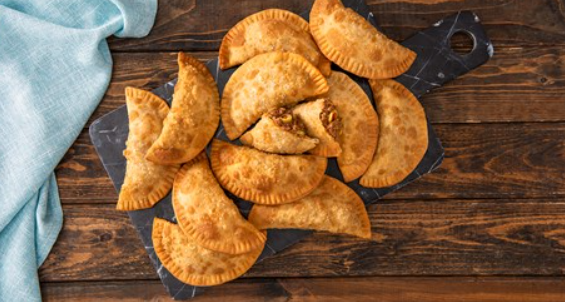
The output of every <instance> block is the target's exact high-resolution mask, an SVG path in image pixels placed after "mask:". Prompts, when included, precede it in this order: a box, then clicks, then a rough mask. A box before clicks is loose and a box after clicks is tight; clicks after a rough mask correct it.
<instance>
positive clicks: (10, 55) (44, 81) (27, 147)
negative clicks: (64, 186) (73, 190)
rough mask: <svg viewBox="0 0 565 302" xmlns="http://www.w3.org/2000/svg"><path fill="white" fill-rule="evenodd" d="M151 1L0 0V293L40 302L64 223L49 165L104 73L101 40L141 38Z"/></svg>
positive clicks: (79, 125) (78, 124) (107, 67)
mask: <svg viewBox="0 0 565 302" xmlns="http://www.w3.org/2000/svg"><path fill="white" fill-rule="evenodd" d="M156 11H157V0H73V1H69V0H41V1H39V0H38V1H30V0H0V301H2V302H4V301H41V295H40V292H39V280H38V277H37V269H38V267H39V266H40V265H41V264H42V263H43V261H44V260H45V258H46V257H47V254H48V253H49V251H50V249H51V247H52V246H53V244H54V242H55V240H56V238H57V235H58V234H59V231H60V230H61V226H62V221H63V217H62V210H61V204H60V201H59V195H58V191H57V184H56V180H55V175H54V173H53V170H54V169H55V166H56V165H57V163H58V162H59V161H60V160H61V158H62V157H63V155H64V154H65V152H66V151H67V150H68V149H69V147H70V146H71V144H72V143H73V141H74V140H75V139H76V137H77V136H78V134H79V133H80V132H81V130H82V129H83V127H84V125H85V123H86V121H87V120H88V117H89V116H90V115H91V114H92V112H93V111H94V109H95V108H96V106H97V105H98V103H99V101H100V99H101V98H102V96H103V95H104V92H105V91H106V88H107V86H108V83H109V81H110V76H111V71H112V58H111V56H110V51H109V48H108V44H107V42H106V38H107V37H109V36H111V35H116V36H118V37H142V36H145V35H147V34H148V32H149V30H150V29H151V27H152V26H153V22H154V19H155V14H156Z"/></svg>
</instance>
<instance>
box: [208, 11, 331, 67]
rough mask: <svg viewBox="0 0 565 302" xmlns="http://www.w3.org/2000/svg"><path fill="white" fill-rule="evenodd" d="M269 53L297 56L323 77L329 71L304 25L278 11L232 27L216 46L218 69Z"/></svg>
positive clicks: (297, 18)
mask: <svg viewBox="0 0 565 302" xmlns="http://www.w3.org/2000/svg"><path fill="white" fill-rule="evenodd" d="M273 51H281V52H292V53H296V54H299V55H301V56H303V57H304V58H306V60H308V61H309V62H310V63H312V64H313V65H314V66H317V67H318V69H319V70H320V71H321V72H322V74H324V75H325V76H327V75H329V74H330V72H331V70H330V64H331V63H330V61H329V60H328V59H327V58H326V57H324V55H322V53H321V52H320V50H319V49H318V46H317V45H316V42H314V39H313V38H312V36H311V35H310V28H309V26H308V22H306V20H304V19H302V17H300V16H298V15H296V14H294V13H292V12H289V11H287V10H282V9H267V10H264V11H261V12H258V13H256V14H253V15H251V16H249V17H247V18H245V19H243V20H242V21H240V22H239V23H237V24H236V25H235V26H234V27H232V29H230V30H229V31H228V33H227V34H226V35H225V36H224V39H223V40H222V45H221V46H220V54H219V60H220V68H222V69H226V68H230V67H233V66H236V65H239V64H242V63H245V62H246V61H247V60H249V59H251V58H253V57H254V56H256V55H259V54H263V53H267V52H273Z"/></svg>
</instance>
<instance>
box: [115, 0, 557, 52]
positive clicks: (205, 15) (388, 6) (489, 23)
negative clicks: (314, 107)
mask: <svg viewBox="0 0 565 302" xmlns="http://www.w3.org/2000/svg"><path fill="white" fill-rule="evenodd" d="M312 3H313V0H308V1H304V0H286V1H278V0H244V1H235V2H232V3H230V5H224V3H223V2H221V1H220V0H207V1H196V0H191V1H182V0H174V1H173V0H169V1H167V5H161V6H160V7H159V11H158V13H157V20H156V23H155V26H154V28H153V30H152V31H151V34H150V35H149V36H148V37H146V38H143V39H111V42H110V47H111V49H112V50H113V51H171V50H180V49H185V50H193V51H195V50H217V49H218V48H219V45H220V43H221V39H222V38H223V36H224V35H225V33H226V32H227V30H229V29H230V28H231V27H232V26H233V25H235V24H236V23H237V22H238V21H240V20H241V19H243V18H244V17H246V16H248V15H249V14H252V13H255V12H258V11H260V10H263V9H266V8H272V7H278V8H284V9H288V10H291V11H294V12H296V13H301V12H303V11H305V10H307V9H308V8H309V7H310V6H311V4H312ZM367 3H368V4H369V5H370V9H371V11H372V12H373V13H374V15H375V17H376V19H377V23H378V24H379V25H380V26H381V28H382V30H383V32H384V33H385V34H386V35H388V36H389V37H391V38H393V39H395V40H404V39H406V38H408V37H410V36H411V35H413V34H414V33H416V32H417V31H420V30H422V29H425V28H428V27H429V26H431V25H432V24H433V23H435V22H436V21H438V20H440V19H443V18H445V17H447V16H449V15H451V14H454V13H456V12H457V11H459V10H472V11H474V12H476V13H477V14H478V15H479V16H480V18H481V20H482V23H483V25H484V26H485V29H486V31H487V33H488V35H489V36H490V38H491V39H492V41H493V44H494V45H495V47H500V46H503V45H510V46H532V45H533V46H540V45H563V44H564V43H565V42H564V41H565V6H564V5H563V3H562V2H561V1H559V0H531V1H514V0H464V1H463V0H429V1H424V0H369V1H367Z"/></svg>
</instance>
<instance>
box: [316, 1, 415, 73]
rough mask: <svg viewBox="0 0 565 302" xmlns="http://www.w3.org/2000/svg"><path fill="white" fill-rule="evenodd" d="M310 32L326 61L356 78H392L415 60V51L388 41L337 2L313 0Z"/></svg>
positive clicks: (362, 19)
mask: <svg viewBox="0 0 565 302" xmlns="http://www.w3.org/2000/svg"><path fill="white" fill-rule="evenodd" d="M310 30H311V32H312V36H314V39H315V40H316V42H317V43H318V46H319V47H320V50H321V51H322V53H323V54H324V55H325V56H326V57H327V58H328V59H330V61H332V62H334V63H336V64H337V65H339V66H340V67H341V68H343V69H345V70H347V71H349V72H352V73H354V74H356V75H358V76H360V77H364V78H369V79H388V78H394V77H396V76H399V75H401V74H402V73H404V72H405V71H406V70H408V68H410V65H412V63H413V62H414V60H415V58H416V53H415V52H413V51H411V50H410V49H408V48H405V47H403V46H401V45H400V44H398V43H396V42H394V41H392V40H390V39H388V38H387V37H386V36H385V35H383V34H382V33H380V32H379V31H378V30H377V29H376V28H375V27H373V26H372V25H371V24H370V23H369V22H368V21H367V20H365V19H364V18H363V17H361V16H360V15H359V14H357V13H356V12H355V11H353V10H351V9H350V8H345V7H344V6H343V4H342V3H341V1H340V0H316V2H314V6H313V7H312V11H311V13H310Z"/></svg>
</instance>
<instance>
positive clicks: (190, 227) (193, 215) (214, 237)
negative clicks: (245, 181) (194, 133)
mask: <svg viewBox="0 0 565 302" xmlns="http://www.w3.org/2000/svg"><path fill="white" fill-rule="evenodd" d="M173 209H174V210H175V215H176V217H177V220H178V223H179V225H180V227H181V229H182V230H183V231H184V233H185V234H186V235H187V236H188V237H190V238H191V239H192V240H193V241H194V243H195V244H198V245H199V246H202V247H205V248H207V249H210V250H213V251H217V252H222V253H227V254H242V253H246V252H249V251H252V250H256V249H258V248H260V247H261V246H263V245H264V244H265V240H266V239H267V238H266V237H265V234H263V233H261V232H259V231H258V230H257V229H256V228H255V227H254V226H253V225H251V224H250V223H249V222H247V220H245V219H244V218H243V216H241V214H240V213H239V210H238V208H237V207H236V206H235V204H234V203H233V201H232V200H231V199H229V198H228V197H227V196H226V194H225V193H224V191H223V190H222V188H221V187H220V185H219V184H218V182H217V181H216V178H215V177H214V175H213V174H212V170H210V165H209V164H208V158H207V157H206V153H204V152H202V153H201V154H200V155H198V156H197V157H196V158H195V159H193V160H192V161H190V162H188V163H186V164H185V165H184V166H183V167H182V168H181V169H180V171H179V173H178V174H177V176H176V178H175V182H174V185H173Z"/></svg>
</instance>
